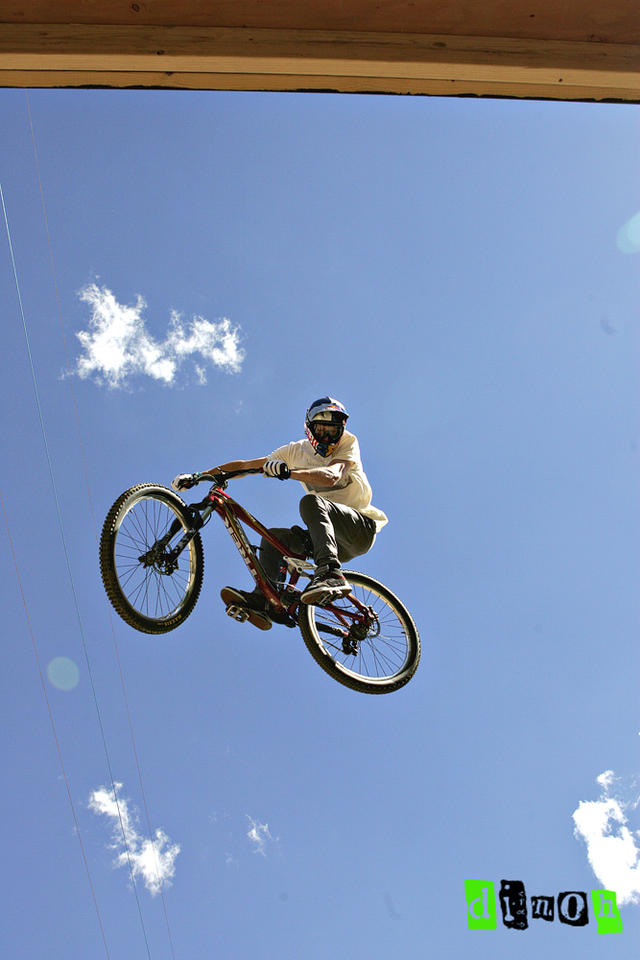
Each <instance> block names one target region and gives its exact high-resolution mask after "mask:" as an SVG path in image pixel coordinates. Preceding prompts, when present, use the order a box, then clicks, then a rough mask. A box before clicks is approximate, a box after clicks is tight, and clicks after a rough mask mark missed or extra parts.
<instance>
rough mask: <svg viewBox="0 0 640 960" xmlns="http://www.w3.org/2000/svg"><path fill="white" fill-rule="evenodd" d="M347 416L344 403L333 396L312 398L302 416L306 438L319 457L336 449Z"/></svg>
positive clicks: (327, 454)
mask: <svg viewBox="0 0 640 960" xmlns="http://www.w3.org/2000/svg"><path fill="white" fill-rule="evenodd" d="M348 418H349V414H348V413H347V411H346V409H345V407H344V404H342V403H340V401H339V400H335V399H334V398H333V397H320V399H319V400H314V401H313V403H312V404H311V406H310V407H309V409H308V410H307V415H306V417H305V418H304V430H305V433H306V435H307V440H308V441H309V443H310V444H311V446H312V447H313V449H314V450H315V452H316V453H317V454H319V455H320V456H321V457H330V456H331V454H332V453H333V451H334V450H335V449H336V447H337V446H338V444H339V443H340V440H341V439H342V434H343V433H344V425H345V423H346V422H347V420H348Z"/></svg>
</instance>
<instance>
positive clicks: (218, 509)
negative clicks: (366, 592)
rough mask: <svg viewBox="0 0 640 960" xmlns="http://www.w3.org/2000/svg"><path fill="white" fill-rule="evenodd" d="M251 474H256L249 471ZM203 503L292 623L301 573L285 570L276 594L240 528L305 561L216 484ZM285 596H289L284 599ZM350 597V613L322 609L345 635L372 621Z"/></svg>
mask: <svg viewBox="0 0 640 960" xmlns="http://www.w3.org/2000/svg"><path fill="white" fill-rule="evenodd" d="M247 472H249V471H247ZM250 472H252V473H253V472H259V471H253V470H252V471H250ZM205 499H206V500H208V501H209V504H210V506H207V507H205V508H204V511H203V512H205V513H206V514H208V515H210V513H217V514H218V516H219V517H220V518H221V520H222V522H223V523H224V525H225V527H226V528H227V530H228V531H229V533H230V534H231V538H232V540H233V542H234V543H235V545H236V547H237V548H238V550H239V552H240V556H241V557H242V559H243V560H244V562H245V563H246V565H247V567H248V568H249V572H250V573H251V576H252V577H253V579H254V580H255V582H256V584H257V586H258V588H259V589H260V591H261V592H262V594H263V595H264V596H265V597H266V598H267V600H268V601H269V603H270V604H272V606H273V607H275V608H276V609H277V610H282V611H284V612H285V613H287V614H288V615H290V616H292V617H293V618H294V619H295V607H297V605H298V603H299V601H300V592H299V591H298V590H296V589H295V587H296V584H297V582H298V580H299V579H300V572H299V571H298V570H295V569H294V570H291V569H289V568H287V570H288V574H289V581H288V583H286V586H285V588H284V590H283V592H282V594H278V593H276V591H275V590H274V588H273V586H272V585H271V582H270V580H269V579H268V577H267V575H266V573H265V571H264V568H263V566H262V564H261V563H260V561H259V560H258V557H257V556H256V552H255V550H254V548H253V547H252V546H251V544H250V543H249V540H248V538H247V535H246V533H245V532H244V529H243V527H242V524H243V523H245V524H246V525H247V526H248V527H251V529H252V530H255V532H256V533H259V534H260V536H261V537H264V539H265V540H267V541H268V542H269V543H270V544H271V545H272V546H273V547H275V549H276V550H277V551H278V552H279V553H281V554H282V556H283V557H293V558H294V559H296V560H302V561H304V560H306V557H305V556H304V555H303V554H301V553H296V552H295V551H294V550H291V549H290V548H289V547H287V546H285V544H284V543H282V541H281V540H278V538H277V537H276V536H274V534H272V533H271V531H270V530H268V529H267V528H266V527H265V526H264V524H262V523H260V521H259V520H257V519H256V518H255V517H254V516H253V515H252V514H250V513H249V511H248V510H245V508H244V507H241V506H240V504H239V503H237V501H235V500H234V499H233V497H230V496H229V494H228V493H225V491H224V490H223V489H221V488H220V487H218V486H217V485H216V484H214V485H213V487H212V488H211V490H210V491H209V493H208V494H207V496H206V498H205ZM287 594H288V595H289V596H287ZM350 596H351V601H352V603H353V605H354V608H355V609H354V610H353V611H348V610H346V609H345V608H343V607H340V608H338V607H335V606H333V605H332V604H327V606H326V607H325V609H328V610H329V609H330V610H331V611H332V613H333V614H334V615H335V616H336V618H337V619H338V620H339V621H340V622H341V623H342V624H343V626H344V627H345V629H346V630H347V631H348V630H349V629H350V624H351V626H354V625H355V624H356V623H357V622H360V623H364V624H365V625H368V624H369V623H370V622H371V618H375V615H374V613H373V611H372V610H371V609H370V608H369V607H366V606H365V605H364V604H363V603H360V601H359V600H358V599H357V598H356V597H355V596H354V595H353V594H351V595H350ZM283 597H284V600H283ZM329 632H332V631H329Z"/></svg>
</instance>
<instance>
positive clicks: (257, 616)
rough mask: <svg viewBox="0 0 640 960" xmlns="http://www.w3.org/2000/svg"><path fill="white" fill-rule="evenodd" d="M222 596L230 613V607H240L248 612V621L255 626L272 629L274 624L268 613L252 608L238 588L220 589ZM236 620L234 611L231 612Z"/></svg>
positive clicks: (259, 628)
mask: <svg viewBox="0 0 640 960" xmlns="http://www.w3.org/2000/svg"><path fill="white" fill-rule="evenodd" d="M220 596H221V597H222V602H223V603H224V604H225V606H226V608H227V613H229V610H230V608H234V607H236V608H238V607H239V608H240V609H241V610H243V611H244V612H246V614H247V621H246V622H248V623H250V624H251V625H252V626H253V627H257V628H258V630H271V627H272V626H273V624H272V622H271V619H270V617H268V616H267V614H266V613H261V612H260V611H259V610H252V609H251V607H248V606H247V603H246V600H245V598H244V597H243V596H242V594H241V593H239V592H238V591H237V590H227V589H226V588H224V589H222V590H221V591H220ZM229 616H231V617H232V618H233V619H234V620H236V619H237V617H236V616H235V615H234V614H233V613H229Z"/></svg>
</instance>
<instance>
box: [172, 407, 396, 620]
mask: <svg viewBox="0 0 640 960" xmlns="http://www.w3.org/2000/svg"><path fill="white" fill-rule="evenodd" d="M348 417H349V414H348V413H347V411H346V409H345V407H344V406H343V404H342V403H340V401H339V400H335V399H334V398H333V397H321V398H320V399H319V400H315V401H314V402H313V403H312V404H311V406H310V407H309V409H308V410H307V413H306V417H305V425H304V426H305V434H306V438H305V439H303V440H295V441H292V442H291V443H288V444H285V445H284V446H282V447H278V448H277V450H274V451H273V453H271V454H270V455H269V456H268V457H259V458H258V459H256V460H233V461H231V462H230V463H224V464H221V465H220V466H217V467H213V468H212V469H210V470H206V471H203V473H219V472H225V471H232V470H251V469H261V470H262V473H263V474H264V476H265V477H276V478H278V479H280V480H286V479H288V478H289V477H292V478H293V479H294V480H298V481H300V483H301V484H302V486H303V488H304V490H305V496H303V497H302V499H301V501H300V516H301V517H302V519H303V521H304V522H305V524H306V528H307V529H304V528H303V527H299V526H294V527H289V528H284V529H280V528H273V529H272V530H271V532H272V533H273V534H274V535H275V536H276V537H277V538H278V539H279V540H281V541H282V542H283V543H284V544H285V545H286V546H287V547H289V549H291V550H292V551H293V552H295V553H299V554H303V555H305V556H311V555H312V556H313V558H314V560H315V564H316V571H315V575H314V577H313V579H312V580H311V582H310V583H309V585H308V586H307V587H306V589H305V590H304V591H303V593H302V596H301V600H302V602H303V603H312V604H316V605H322V604H323V603H328V602H330V601H331V600H333V599H335V598H337V597H342V596H345V595H346V594H348V593H349V592H350V589H351V588H350V587H349V584H348V583H347V581H346V579H345V577H344V574H343V573H342V570H341V562H342V561H345V560H351V559H352V558H353V557H358V556H360V555H362V554H364V553H367V551H368V550H370V549H371V547H372V546H373V543H374V540H375V538H376V534H377V533H378V531H379V530H381V529H382V527H383V526H384V525H385V523H387V517H386V516H385V515H384V513H382V511H381V510H378V509H376V507H374V506H372V504H371V487H370V485H369V481H368V480H367V477H366V474H365V472H364V470H363V467H362V460H361V457H360V447H359V444H358V440H357V438H356V437H355V436H354V434H352V433H349V432H348V431H346V430H345V424H346V422H347V419H348ZM318 458H319V459H318ZM189 481H191V475H190V474H180V475H179V476H177V477H176V478H175V480H174V481H173V483H172V486H173V488H174V489H175V490H180V489H183V488H184V487H187V486H189V485H190V482H189ZM260 559H261V561H262V566H263V568H264V571H265V573H266V575H267V577H268V578H269V579H270V580H271V582H272V583H273V584H274V585H275V586H276V587H277V588H279V587H280V586H281V584H280V582H279V578H280V575H281V574H280V563H281V560H282V557H281V554H280V553H279V552H278V551H277V550H276V549H275V547H273V546H272V545H271V544H270V543H269V542H268V541H267V540H265V539H264V538H263V540H262V544H261V547H260ZM220 595H221V597H222V599H223V601H224V603H225V604H226V605H227V606H228V605H229V604H233V605H235V606H240V607H243V608H245V609H246V610H247V613H248V619H249V621H250V623H252V624H253V625H254V626H256V627H259V628H260V629H261V630H269V629H270V628H271V623H272V620H275V621H276V622H280V623H283V622H288V620H287V619H286V618H283V616H282V615H281V614H278V613H277V612H276V611H275V610H273V609H272V608H271V607H270V606H269V604H268V602H267V600H266V598H265V597H264V596H263V594H262V593H261V592H260V590H259V589H258V588H257V587H256V588H255V589H254V590H253V592H251V593H249V592H247V591H245V590H236V589H235V588H234V587H224V588H223V589H222V591H221V594H220ZM291 625H293V624H291Z"/></svg>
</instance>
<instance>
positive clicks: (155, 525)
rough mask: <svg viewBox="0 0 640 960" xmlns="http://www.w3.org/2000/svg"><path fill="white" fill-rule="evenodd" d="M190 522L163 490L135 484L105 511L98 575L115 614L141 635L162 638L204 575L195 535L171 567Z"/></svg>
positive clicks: (185, 612) (182, 616) (182, 615)
mask: <svg viewBox="0 0 640 960" xmlns="http://www.w3.org/2000/svg"><path fill="white" fill-rule="evenodd" d="M191 527H192V520H191V517H190V515H189V513H188V511H187V507H186V504H185V503H184V501H183V500H182V499H181V498H180V497H179V496H178V495H177V494H176V493H174V492H173V491H172V490H169V488H168V487H163V486H159V485H157V484H153V483H140V484H138V485H137V486H135V487H131V489H130V490H126V491H125V492H124V493H123V494H122V496H121V497H119V498H118V499H117V500H116V502H115V503H114V505H113V506H112V507H111V510H110V511H109V513H108V515H107V518H106V520H105V522H104V526H103V528H102V536H101V538H100V570H101V573H102V581H103V583H104V587H105V590H106V591H107V596H108V597H109V600H110V601H111V604H112V605H113V607H114V609H115V610H116V612H117V613H118V614H119V615H120V616H121V617H122V619H123V620H124V621H125V622H126V623H128V624H129V625H130V626H132V627H135V629H136V630H140V631H141V632H142V633H168V631H169V630H174V629H175V628H176V627H178V626H179V625H180V624H181V623H183V622H184V621H185V620H186V619H187V617H188V616H189V614H190V613H191V611H192V610H193V608H194V606H195V604H196V601H197V599H198V596H199V595H200V589H201V587H202V576H203V573H204V555H203V551H202V541H201V539H200V534H199V533H196V534H195V536H194V537H193V538H192V540H191V541H190V542H189V544H188V545H187V546H186V547H185V548H184V550H183V551H182V553H181V554H180V556H179V557H178V558H177V559H176V560H175V561H174V560H173V559H172V557H171V549H172V548H173V547H175V545H176V544H177V543H178V542H179V540H180V539H181V537H183V536H184V534H185V532H186V531H187V530H188V529H190V528H191Z"/></svg>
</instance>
